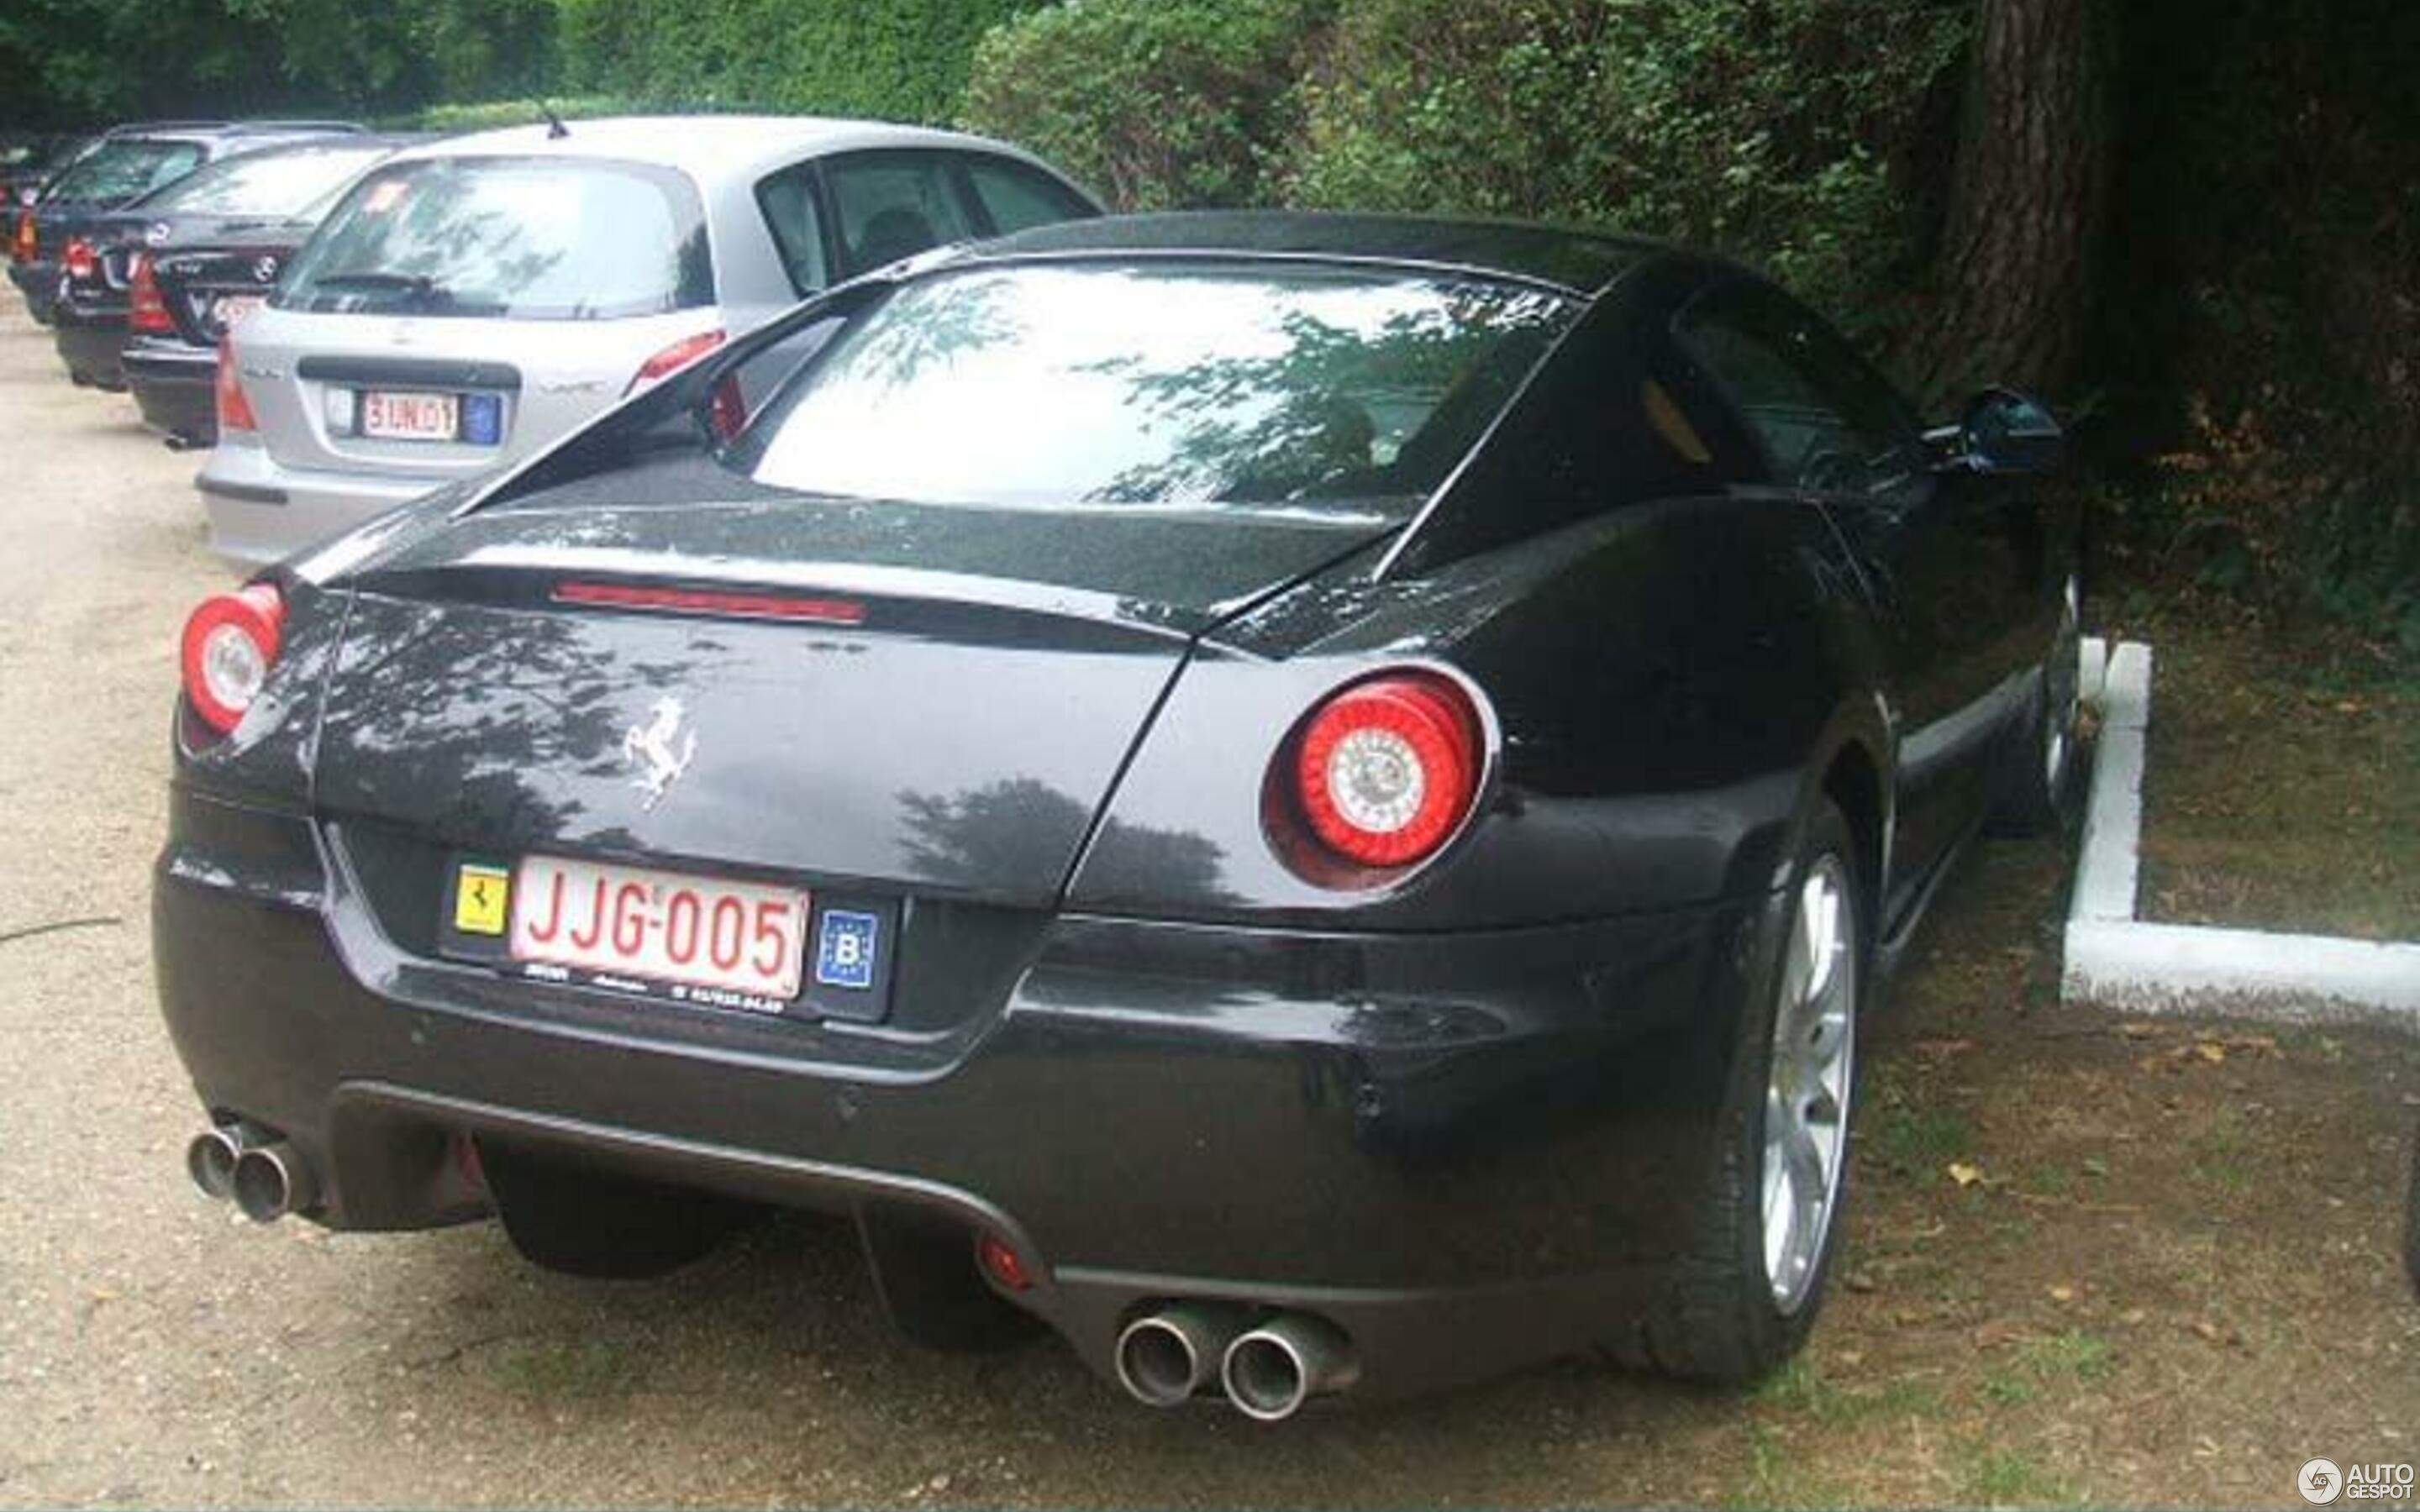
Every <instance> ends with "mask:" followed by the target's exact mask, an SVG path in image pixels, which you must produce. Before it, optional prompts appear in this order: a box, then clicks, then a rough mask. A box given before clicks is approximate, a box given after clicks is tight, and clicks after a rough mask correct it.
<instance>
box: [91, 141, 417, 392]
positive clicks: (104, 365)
mask: <svg viewBox="0 0 2420 1512" xmlns="http://www.w3.org/2000/svg"><path fill="white" fill-rule="evenodd" d="M404 145H405V144H403V143H402V142H399V141H395V140H392V139H387V138H382V137H377V136H369V135H346V136H324V137H312V138H307V139H305V140H302V141H300V142H294V143H288V144H287V145H285V146H282V147H266V148H262V149H261V150H259V151H256V152H243V153H238V154H237V155H236V156H234V157H231V158H222V159H220V160H219V161H218V162H214V163H212V164H210V165H209V167H207V168H202V169H199V170H196V171H195V172H194V173H192V174H190V175H188V176H186V177H183V178H180V179H178V180H177V182H175V183H173V184H170V185H169V186H168V187H167V188H165V189H161V190H155V191H154V192H152V193H149V194H147V195H145V196H144V197H143V198H141V199H139V200H137V201H135V202H134V203H133V204H132V205H131V206H129V207H127V208H125V209H123V210H119V211H117V212H116V213H115V214H111V215H105V216H101V217H98V218H95V219H93V220H91V221H89V222H87V223H86V226H85V233H84V235H83V236H81V237H79V238H78V239H76V241H75V242H74V243H71V244H70V246H69V247H68V249H67V252H66V255H64V257H63V258H62V261H61V270H60V274H59V295H58V301H57V304H56V307H55V309H54V312H53V315H54V328H53V340H54V343H55V345H56V346H57V347H58V353H59V360H60V361H61V362H62V363H65V364H66V365H67V369H68V374H69V377H70V378H72V379H74V381H75V382H77V383H78V384H80V385H91V386H94V387H98V388H104V389H117V388H124V387H127V386H128V383H129V377H130V375H129V374H128V373H127V372H126V371H125V369H124V365H123V363H122V360H121V359H122V357H123V354H124V353H125V351H126V348H127V346H128V343H129V342H130V341H132V340H133V339H135V338H137V337H140V338H144V339H146V340H147V342H149V343H150V349H149V351H148V354H147V362H148V369H147V371H148V373H149V375H150V381H149V382H148V383H147V387H148V388H150V389H151V390H153V391H154V395H153V397H152V398H151V399H148V400H146V401H145V403H146V412H147V416H148V414H149V412H150V410H151V409H153V408H154V407H155V406H156V405H158V404H160V403H162V402H163V401H164V403H165V405H166V409H167V411H168V412H169V414H170V417H171V418H182V419H183V420H184V422H185V423H186V424H191V423H192V421H193V420H194V418H198V420H199V421H200V422H201V424H203V425H204V426H205V427H207V425H208V424H209V419H210V413H211V410H210V384H211V378H212V375H213V373H214V372H215V370H216V366H217V360H218V347H217V338H218V334H219V333H220V327H221V325H222V324H223V323H231V317H233V316H238V315H240V313H241V312H243V311H244V310H245V309H246V308H247V301H250V302H254V303H256V302H257V301H259V300H260V299H262V298H263V297H265V296H266V295H267V293H268V291H269V289H270V287H271V286H272V285H273V284H274V281H275V278H276V270H277V269H278V267H279V266H280V265H281V264H282V263H283V261H284V258H285V256H286V255H290V254H291V252H292V249H293V248H294V247H295V246H296V245H298V244H300V243H301V241H302V239H304V238H306V237H308V236H309V235H310V233H311V228H312V226H314V225H315V224H318V218H319V217H320V216H322V215H325V214H326V213H327V211H328V207H329V206H331V205H333V204H334V202H335V199H336V197H337V196H338V195H339V194H341V193H343V191H344V190H345V189H346V188H347V187H349V185H350V184H351V182H352V181H353V180H354V179H355V178H358V177H361V175H362V174H363V173H364V172H365V171H366V170H367V169H368V168H369V167H370V166H371V165H372V164H373V163H375V162H379V161H380V159H382V158H384V157H386V156H387V155H388V154H390V153H392V152H394V151H395V150H396V148H397V147H402V146H404ZM264 257H265V258H267V259H268V261H267V263H266V264H264V263H263V261H262V259H263V258H264ZM163 261H164V262H167V263H169V264H170V265H171V267H172V270H173V271H172V274H171V278H170V286H169V287H168V288H163V286H162V285H161V282H160V265H161V264H162V263H163ZM230 265H232V266H230ZM264 269H265V270H266V271H267V278H266V279H265V280H264V279H263V278H262V276H261V275H262V273H263V270H264ZM229 274H232V275H234V276H233V278H232V280H230V279H229V277H228V275H229ZM196 275H199V277H198V278H197V277H196ZM229 282H232V283H233V284H234V285H235V286H234V287H233V288H232V289H230V288H225V287H222V286H220V285H225V284H227V283H229ZM180 315H181V316H183V317H184V319H183V321H182V323H181V324H180V322H179V318H178V317H179V316H180ZM200 340H207V341H208V342H209V345H207V346H200V345H196V341H200ZM163 385H165V388H166V392H165V393H164V395H163V394H161V393H159V392H158V391H160V390H161V389H162V388H163Z"/></svg>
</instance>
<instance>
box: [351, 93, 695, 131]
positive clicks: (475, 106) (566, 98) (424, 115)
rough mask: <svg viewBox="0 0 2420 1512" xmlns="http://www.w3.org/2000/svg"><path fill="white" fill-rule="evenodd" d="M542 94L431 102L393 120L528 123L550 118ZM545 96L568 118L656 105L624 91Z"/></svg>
mask: <svg viewBox="0 0 2420 1512" xmlns="http://www.w3.org/2000/svg"><path fill="white" fill-rule="evenodd" d="M539 98H540V97H537V96H533V95H517V96H514V97H512V98H510V99H505V100H477V101H474V102H471V103H466V104H458V105H431V106H429V107H428V108H427V110H420V111H413V112H411V114H409V115H407V116H397V117H396V119H395V121H394V123H393V124H395V125H396V126H397V127H399V128H402V129H406V130H411V131H495V130H497V129H498V128H501V127H505V126H528V125H531V124H533V123H534V122H537V121H541V120H544V119H545V118H546V117H545V116H544V115H542V114H541V113H540V112H539V110H538V103H539ZM543 98H544V100H545V104H546V108H547V109H548V110H551V111H552V112H554V113H555V115H557V116H561V117H562V118H563V119H565V120H566V121H576V120H582V119H584V118H587V117H591V116H631V115H642V114H644V113H645V112H647V111H649V110H651V109H653V108H655V107H653V106H652V105H650V104H649V103H648V102H647V101H644V100H631V99H628V98H627V97H625V96H622V95H548V96H545V97H543Z"/></svg>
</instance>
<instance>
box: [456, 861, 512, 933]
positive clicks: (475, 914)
mask: <svg viewBox="0 0 2420 1512" xmlns="http://www.w3.org/2000/svg"><path fill="white" fill-rule="evenodd" d="M512 889H513V876H512V873H511V872H507V871H505V870H504V868H503V867H501V866H481V865H479V864H478V863H477V862H475V861H465V862H463V863H462V870H461V871H460V872H457V873H456V874H455V877H454V927H455V928H456V929H458V930H459V931H461V932H462V933H465V934H502V933H504V920H505V919H506V918H507V917H509V916H508V915H507V913H506V911H505V904H506V903H507V901H508V900H509V899H510V898H511V896H512Z"/></svg>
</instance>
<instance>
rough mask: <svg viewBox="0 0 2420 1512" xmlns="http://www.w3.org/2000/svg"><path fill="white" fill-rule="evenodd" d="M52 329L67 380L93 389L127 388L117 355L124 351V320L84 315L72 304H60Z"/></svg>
mask: <svg viewBox="0 0 2420 1512" xmlns="http://www.w3.org/2000/svg"><path fill="white" fill-rule="evenodd" d="M54 315H55V316H56V318H55V319H54V322H53V323H52V326H51V343H52V345H53V346H54V347H57V348H58V353H59V361H60V362H62V363H66V364H67V369H68V377H70V378H73V379H74V380H75V381H76V383H77V384H79V385H81V386H83V387H86V388H95V389H110V390H117V389H123V388H125V387H126V371H125V369H124V368H123V367H121V366H120V365H119V363H118V355H119V353H121V352H123V351H124V350H125V349H126V321H125V319H124V318H123V317H122V316H121V317H111V316H97V317H94V316H83V315H80V314H79V313H78V312H77V310H76V308H75V306H74V305H73V304H70V303H68V302H66V301H61V302H60V303H59V305H58V307H57V309H56V310H55V312H54Z"/></svg>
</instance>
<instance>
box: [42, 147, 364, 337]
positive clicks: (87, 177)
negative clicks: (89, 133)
mask: <svg viewBox="0 0 2420 1512" xmlns="http://www.w3.org/2000/svg"><path fill="white" fill-rule="evenodd" d="M360 130H361V128H360V127H358V126H354V125H351V124H349V123H347V122H344V121H239V122H236V123H233V124H228V123H226V122H211V121H162V122H153V123H148V124H146V125H143V126H137V127H116V128H113V129H112V130H111V131H107V132H105V133H103V135H102V138H101V143H100V145H98V146H97V147H94V148H93V149H92V150H91V151H89V152H87V153H85V156H84V157H83V158H81V159H79V160H78V161H77V162H74V163H73V164H71V165H70V167H69V168H68V169H67V170H66V171H65V172H63V173H61V174H60V175H59V176H58V177H56V178H54V179H52V180H51V181H50V182H49V183H48V184H47V185H46V186H44V188H43V190H42V193H41V194H40V196H39V198H37V199H36V200H35V201H34V203H33V204H32V205H30V206H27V207H26V208H23V209H22V210H20V211H18V212H17V217H16V235H15V237H14V238H13V239H12V240H11V241H10V243H9V263H8V279H9V282H11V283H13V284H15V285H17V290H18V292H19V293H21V294H23V296H24V297H25V309H26V311H27V313H29V314H30V315H32V316H33V317H34V318H35V319H36V320H37V321H39V322H40V323H41V324H43V325H49V324H50V323H51V316H52V311H53V309H54V305H55V303H56V301H57V299H58V285H59V273H60V265H61V262H62V260H63V259H64V256H65V255H66V252H67V249H68V248H69V246H70V244H72V243H73V242H74V241H75V240H76V239H77V238H79V237H81V236H83V235H84V234H85V231H86V230H87V229H88V227H89V225H90V223H91V221H92V220H93V218H94V217H96V216H100V215H105V214H107V213H108V212H110V211H112V210H115V209H117V208H120V207H122V206H125V205H128V204H131V203H132V202H133V201H135V200H138V199H140V198H142V197H143V196H144V195H146V194H148V193H151V192H152V191H154V190H158V189H164V188H166V187H167V186H168V185H170V184H173V183H175V182H176V181H177V180H178V179H179V178H182V177H185V176H186V175H187V174H189V173H192V172H193V171H194V170H195V169H197V168H199V167H201V166H202V165H203V164H205V163H208V162H212V161H213V160H215V159H218V158H223V157H225V156H226V155H227V154H229V153H233V152H244V151H249V150H252V149H254V148H256V147H269V146H271V145H273V144H275V143H277V142H280V141H291V140H294V139H297V138H301V137H306V136H326V135H329V134H331V133H334V132H348V131H360Z"/></svg>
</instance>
